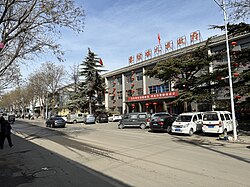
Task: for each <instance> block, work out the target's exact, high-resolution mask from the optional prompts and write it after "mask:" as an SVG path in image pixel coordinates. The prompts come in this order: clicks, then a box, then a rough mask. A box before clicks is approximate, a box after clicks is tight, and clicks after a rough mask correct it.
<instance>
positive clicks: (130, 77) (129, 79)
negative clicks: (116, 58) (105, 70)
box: [126, 75, 133, 83]
mask: <svg viewBox="0 0 250 187" xmlns="http://www.w3.org/2000/svg"><path fill="white" fill-rule="evenodd" d="M126 79H127V83H131V82H132V81H133V79H132V76H131V75H127V77H126Z"/></svg>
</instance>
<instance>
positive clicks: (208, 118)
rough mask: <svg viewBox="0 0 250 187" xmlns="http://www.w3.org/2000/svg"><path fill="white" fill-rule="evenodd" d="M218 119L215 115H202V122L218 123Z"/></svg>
mask: <svg viewBox="0 0 250 187" xmlns="http://www.w3.org/2000/svg"><path fill="white" fill-rule="evenodd" d="M218 120H219V117H218V115H217V113H209V114H204V116H203V121H218Z"/></svg>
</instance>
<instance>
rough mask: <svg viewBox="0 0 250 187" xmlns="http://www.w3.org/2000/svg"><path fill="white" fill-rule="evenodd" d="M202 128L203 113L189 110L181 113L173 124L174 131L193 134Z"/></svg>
mask: <svg viewBox="0 0 250 187" xmlns="http://www.w3.org/2000/svg"><path fill="white" fill-rule="evenodd" d="M201 130H202V113H201V112H189V113H182V114H180V115H179V116H178V117H177V119H176V120H175V121H174V123H173V124H172V133H182V134H189V135H190V136H192V135H193V133H194V132H196V131H201Z"/></svg>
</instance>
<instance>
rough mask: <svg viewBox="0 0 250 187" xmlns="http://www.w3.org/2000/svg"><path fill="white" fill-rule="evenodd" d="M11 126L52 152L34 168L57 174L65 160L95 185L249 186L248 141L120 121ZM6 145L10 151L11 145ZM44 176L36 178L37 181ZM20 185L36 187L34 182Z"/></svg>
mask: <svg viewBox="0 0 250 187" xmlns="http://www.w3.org/2000/svg"><path fill="white" fill-rule="evenodd" d="M12 128H13V130H14V134H16V135H18V136H20V137H21V138H23V139H25V140H28V141H29V142H30V143H32V145H36V146H37V145H38V146H39V147H41V148H43V149H45V150H46V151H47V152H49V153H50V154H48V153H47V154H46V155H43V154H41V155H39V154H37V155H36V156H38V157H39V156H40V157H42V158H43V160H44V161H45V163H48V165H46V166H41V165H40V164H39V163H36V162H35V158H32V159H34V162H33V164H34V166H33V167H35V166H36V165H38V167H39V168H42V170H43V171H47V174H45V175H48V173H49V172H50V173H51V174H52V175H57V174H56V173H53V171H54V170H52V169H51V170H50V169H49V168H50V167H51V164H52V165H53V164H54V165H58V164H60V165H64V163H65V165H67V164H68V165H69V166H68V168H69V169H73V166H79V167H84V168H85V171H86V173H77V172H75V171H76V170H74V171H70V170H69V171H67V172H68V173H72V174H71V175H70V176H68V177H75V178H76V177H77V180H78V182H79V181H85V182H86V180H88V179H91V177H86V176H87V175H89V174H93V175H94V176H95V177H96V178H98V179H100V180H101V181H99V182H100V183H96V184H95V185H94V184H93V183H92V186H119V185H120V186H126V185H127V186H150V187H151V186H218V185H219V186H249V184H250V178H249V171H250V149H249V146H250V145H249V144H247V143H242V144H237V143H227V142H223V141H219V140H217V137H216V136H202V135H196V134H195V135H193V136H192V137H189V136H184V135H170V134H167V133H162V132H159V133H152V132H150V131H149V130H148V129H145V130H142V129H139V128H125V129H118V128H117V122H112V123H107V124H94V125H85V124H67V125H66V128H55V129H51V128H46V127H45V124H44V122H43V121H41V120H40V121H38V120H26V119H24V120H23V119H17V121H16V122H15V124H13V125H12ZM14 145H15V146H14V147H13V148H12V149H16V146H18V145H17V144H16V143H15V142H14ZM19 146H20V145H19ZM5 148H6V149H10V148H7V144H5ZM27 149H28V148H27ZM30 149H31V148H30ZM4 150H5V149H4ZM41 152H42V151H41ZM2 154H3V153H2V152H1V156H2ZM55 155H59V156H60V157H61V158H63V159H64V160H65V162H62V161H61V162H56V161H55V158H54V157H55ZM24 164H25V163H24ZM25 167H28V166H25ZM38 167H36V168H38ZM51 168H52V167H51ZM86 168H87V169H86ZM45 173H46V172H45ZM73 173H74V174H76V175H73ZM33 177H34V175H33ZM41 178H43V180H44V181H46V180H47V183H46V186H55V185H56V186H59V185H60V186H88V185H80V184H79V183H71V184H66V183H64V181H63V179H61V180H56V181H55V180H52V179H53V178H51V177H47V176H44V177H41ZM41 178H39V177H38V178H36V177H35V179H34V180H33V182H37V180H41ZM51 181H53V182H51ZM90 181H91V180H90ZM102 182H103V184H102ZM34 184H35V183H34ZM37 184H40V183H37ZM90 184H91V183H90ZM1 186H2V185H1ZM22 186H32V183H27V184H23V185H22ZM33 186H34V185H33ZM36 186H39V185H36ZM89 186H91V185H89Z"/></svg>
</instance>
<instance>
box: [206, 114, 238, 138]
mask: <svg viewBox="0 0 250 187" xmlns="http://www.w3.org/2000/svg"><path fill="white" fill-rule="evenodd" d="M202 123H203V126H202V131H203V132H204V133H219V134H221V133H224V134H226V133H227V132H230V131H233V120H232V115H231V113H230V112H228V111H209V112H204V115H203V118H202ZM236 125H237V121H236Z"/></svg>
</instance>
